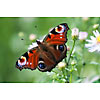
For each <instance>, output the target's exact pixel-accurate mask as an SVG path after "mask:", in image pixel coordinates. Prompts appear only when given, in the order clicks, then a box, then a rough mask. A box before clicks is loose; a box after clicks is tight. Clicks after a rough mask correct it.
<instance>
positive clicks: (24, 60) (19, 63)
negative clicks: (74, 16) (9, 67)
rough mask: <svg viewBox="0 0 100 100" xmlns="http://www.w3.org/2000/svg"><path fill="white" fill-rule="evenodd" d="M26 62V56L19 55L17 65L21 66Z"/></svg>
mask: <svg viewBox="0 0 100 100" xmlns="http://www.w3.org/2000/svg"><path fill="white" fill-rule="evenodd" d="M25 64H26V58H25V57H23V56H21V58H20V59H19V60H18V65H19V67H22V66H24V65H25Z"/></svg>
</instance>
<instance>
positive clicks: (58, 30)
mask: <svg viewBox="0 0 100 100" xmlns="http://www.w3.org/2000/svg"><path fill="white" fill-rule="evenodd" d="M55 31H56V32H57V33H63V32H64V26H63V25H59V26H58V27H56V28H55Z"/></svg>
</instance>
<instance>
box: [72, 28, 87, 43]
mask: <svg viewBox="0 0 100 100" xmlns="http://www.w3.org/2000/svg"><path fill="white" fill-rule="evenodd" d="M87 36H88V33H87V32H79V29H78V28H73V29H72V39H77V38H79V40H81V41H84V40H85V39H86V38H87Z"/></svg>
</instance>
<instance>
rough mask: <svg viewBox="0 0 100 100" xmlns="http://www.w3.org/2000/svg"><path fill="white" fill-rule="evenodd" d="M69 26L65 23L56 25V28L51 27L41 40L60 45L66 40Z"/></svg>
mask: <svg viewBox="0 0 100 100" xmlns="http://www.w3.org/2000/svg"><path fill="white" fill-rule="evenodd" d="M68 30H69V27H68V25H67V24H66V23H63V24H60V25H58V26H57V27H56V28H54V29H52V30H51V31H50V32H49V34H48V35H47V36H46V37H45V38H44V40H43V42H47V43H49V44H51V45H52V44H53V45H55V44H57V45H61V44H64V43H66V42H67V36H66V35H67V31H68Z"/></svg>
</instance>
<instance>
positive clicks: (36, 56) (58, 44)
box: [16, 23, 69, 72]
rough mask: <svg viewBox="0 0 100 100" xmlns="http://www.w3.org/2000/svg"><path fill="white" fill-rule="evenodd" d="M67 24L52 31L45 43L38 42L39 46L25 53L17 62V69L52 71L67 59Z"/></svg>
mask: <svg viewBox="0 0 100 100" xmlns="http://www.w3.org/2000/svg"><path fill="white" fill-rule="evenodd" d="M68 30H69V27H68V25H67V23H62V24H60V25H58V26H57V27H55V28H53V29H52V30H50V32H49V33H48V35H46V36H45V38H44V39H43V41H39V40H36V43H37V46H36V47H33V48H31V49H30V50H28V52H26V53H24V54H23V55H22V56H21V57H20V58H19V59H18V60H17V62H16V68H18V69H19V70H20V71H21V70H22V69H31V70H34V69H36V68H38V69H39V70H40V71H42V72H46V71H49V72H50V71H51V70H52V69H53V68H55V66H56V65H57V64H58V63H59V62H60V61H62V60H63V59H64V58H65V57H66V53H67V46H66V45H65V43H66V42H67V31H68Z"/></svg>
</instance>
